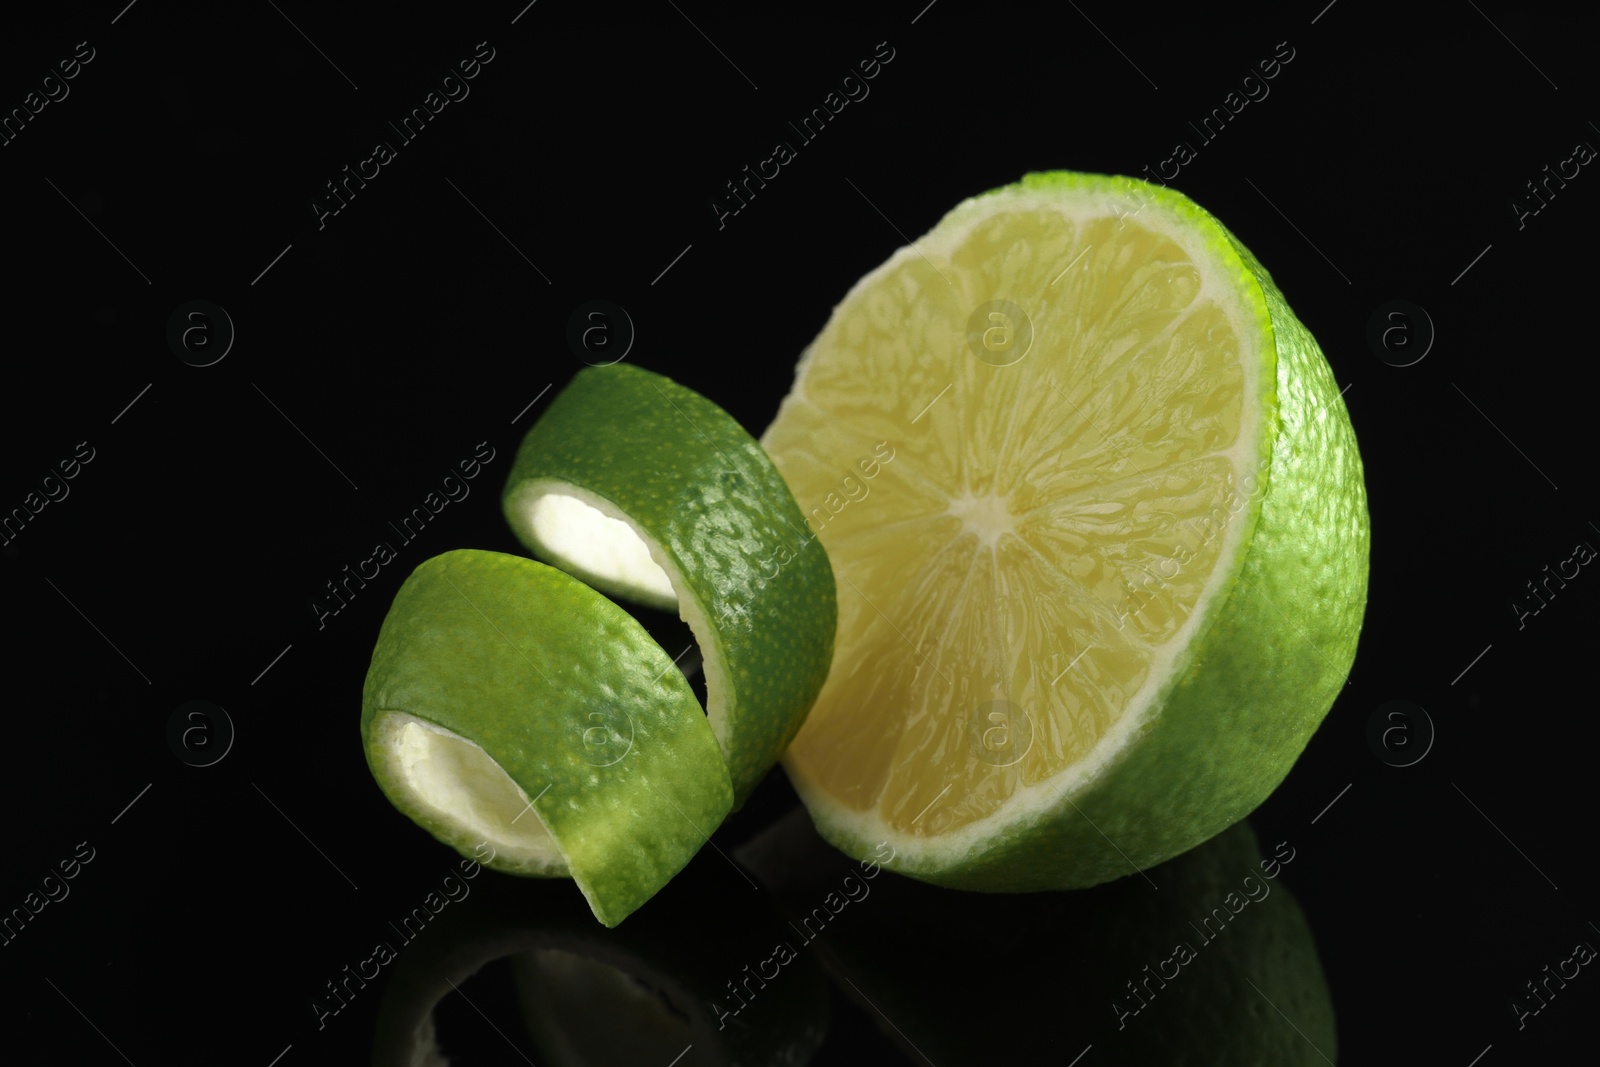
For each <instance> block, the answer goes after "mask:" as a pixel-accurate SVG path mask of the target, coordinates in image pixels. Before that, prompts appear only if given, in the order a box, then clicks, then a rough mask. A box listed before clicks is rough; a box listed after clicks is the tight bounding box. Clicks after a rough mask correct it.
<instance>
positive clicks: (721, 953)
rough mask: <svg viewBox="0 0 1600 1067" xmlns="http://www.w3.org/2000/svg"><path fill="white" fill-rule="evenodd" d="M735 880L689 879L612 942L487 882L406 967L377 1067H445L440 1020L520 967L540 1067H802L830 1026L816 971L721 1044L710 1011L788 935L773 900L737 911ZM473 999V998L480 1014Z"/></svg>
mask: <svg viewBox="0 0 1600 1067" xmlns="http://www.w3.org/2000/svg"><path fill="white" fill-rule="evenodd" d="M725 878H726V872H724V871H705V870H704V867H703V865H701V867H698V868H697V867H691V868H688V869H686V870H685V871H684V872H682V873H681V874H680V875H679V876H678V877H677V878H675V879H674V880H673V882H672V883H671V885H670V886H668V887H667V888H666V889H664V890H663V891H662V892H661V893H660V894H659V895H658V897H657V898H656V902H655V906H653V907H652V908H650V909H649V910H647V911H645V912H641V913H640V914H639V915H637V916H636V917H634V918H633V919H632V920H631V921H630V922H629V923H628V924H627V925H626V926H625V927H618V928H616V929H606V928H604V927H599V926H596V925H595V923H594V921H593V919H592V918H591V917H590V915H589V913H588V911H587V910H586V909H585V908H583V906H582V905H581V903H579V902H578V901H576V900H575V899H574V898H573V897H572V896H571V895H570V894H567V893H563V892H561V890H560V887H559V886H558V885H555V884H552V883H547V882H536V881H532V882H530V881H523V880H521V879H507V878H497V877H495V876H494V875H493V874H492V873H491V874H489V875H487V876H486V879H485V880H484V881H482V882H481V883H480V885H479V886H478V887H477V891H476V892H474V893H473V895H472V897H471V898H470V900H467V901H464V902H463V903H462V905H461V906H460V907H459V908H451V909H449V910H448V911H446V912H445V913H444V914H442V915H440V916H439V918H438V919H436V920H435V921H434V922H433V923H431V924H430V925H429V926H428V927H427V928H426V930H425V931H424V932H423V933H422V934H421V935H420V936H419V937H418V938H417V939H416V940H415V941H414V942H412V943H410V944H409V945H407V946H406V947H405V948H404V949H403V951H402V952H401V953H400V957H399V959H398V960H397V961H396V963H395V965H394V967H393V970H392V975H391V978H390V980H389V982H388V984H387V985H386V987H385V988H384V994H383V1002H382V1004H381V1006H380V1008H379V1012H378V1022H377V1031H376V1034H375V1036H374V1042H373V1058H372V1062H373V1064H374V1065H375V1067H443V1064H444V1063H445V1062H446V1060H445V1059H444V1057H443V1055H442V1054H441V1052H440V1045H439V1039H440V1034H439V1033H438V1029H437V1026H436V1023H435V1018H434V1013H435V1009H436V1008H437V1007H438V1005H439V1004H440V1003H441V1002H442V1001H443V1000H444V998H445V997H447V996H449V995H450V994H452V993H456V992H460V991H461V987H462V986H463V985H464V984H465V983H467V982H468V980H469V979H470V978H471V977H472V976H473V975H474V974H475V973H477V972H478V971H479V970H481V969H482V968H483V967H484V966H485V965H487V964H489V963H492V962H494V961H496V960H500V959H504V958H507V957H510V958H511V960H510V962H511V966H512V970H513V973H514V974H515V976H516V981H517V984H518V996H517V999H518V1000H519V1001H520V1003H521V1006H522V1009H523V1013H524V1016H525V1019H526V1021H527V1023H528V1027H529V1031H530V1034H531V1036H532V1038H533V1041H534V1044H535V1046H536V1047H535V1048H534V1049H533V1052H532V1056H531V1059H532V1061H533V1062H535V1063H538V1064H540V1065H541V1067H544V1065H547V1064H556V1065H562V1064H580V1063H611V1062H636V1063H662V1064H665V1063H669V1062H672V1061H673V1058H674V1057H675V1056H679V1055H680V1054H683V1053H684V1051H685V1046H688V1045H692V1046H693V1048H692V1051H690V1052H688V1054H687V1055H683V1058H682V1059H681V1060H679V1061H677V1062H678V1067H690V1065H691V1064H733V1063H738V1064H747V1065H751V1067H758V1065H766V1064H770V1065H773V1067H777V1065H779V1064H785V1065H793V1067H800V1065H802V1064H805V1063H807V1062H808V1061H809V1060H810V1059H811V1057H812V1055H813V1054H814V1053H815V1051H816V1049H817V1047H818V1046H819V1045H820V1044H821V1042H822V1038H823V1035H824V1033H825V1030H826V1026H827V1009H828V999H829V998H828V990H827V984H826V982H825V981H824V980H823V977H822V974H821V972H820V970H818V969H817V966H816V963H815V961H811V960H806V961H797V962H796V963H794V964H791V966H789V967H787V968H785V970H784V975H783V980H782V982H781V983H780V982H772V983H770V986H769V988H768V989H767V990H766V991H765V992H764V993H763V995H762V996H763V1000H764V1003H762V1004H761V1005H754V1004H752V1006H751V1009H750V1010H749V1011H748V1012H747V1013H746V1016H745V1018H746V1020H747V1021H748V1025H743V1026H738V1027H735V1026H729V1027H727V1028H726V1029H723V1030H721V1031H719V1030H718V1027H717V1025H716V1018H715V1016H714V1015H713V1014H712V1013H711V1011H710V1008H709V1005H710V1004H711V1003H712V1001H713V1000H714V999H715V997H716V996H717V995H718V994H719V992H721V990H720V988H719V986H718V983H721V982H722V981H723V980H724V979H725V978H727V976H728V975H729V974H733V973H737V966H738V964H739V963H742V962H744V960H745V959H746V957H747V956H748V955H749V953H750V952H751V951H752V948H753V947H754V946H757V945H760V944H764V943H766V942H768V941H771V940H772V939H774V938H776V937H779V936H781V930H782V929H783V922H782V920H781V919H780V918H779V916H778V915H777V914H776V913H775V912H774V911H773V910H772V908H771V906H770V904H769V903H767V900H766V898H765V897H764V895H756V894H751V893H749V892H748V890H746V892H745V893H743V894H740V895H738V896H737V897H735V898H730V897H729V895H728V894H727V893H726V892H725V891H724V890H725V888H726V880H725ZM730 908H731V909H732V914H730ZM474 992H475V991H473V990H468V991H467V992H465V993H463V996H465V997H466V998H467V999H468V1000H469V1001H477V1003H478V1004H480V1005H481V1004H482V1003H483V1002H482V1001H481V999H479V998H478V997H476V996H474ZM496 1025H497V1026H498V1028H499V1029H500V1031H502V1032H503V1034H504V1035H505V1037H506V1040H508V1041H510V1042H511V1043H512V1044H513V1045H514V1046H516V1047H517V1049H518V1050H519V1051H521V1050H523V1049H526V1048H527V1047H528V1044H529V1040H528V1038H529V1035H528V1034H519V1033H518V1032H517V1030H516V1028H515V1027H514V1026H508V1025H507V1022H506V1020H504V1019H498V1020H496ZM444 1037H445V1039H446V1043H447V1044H448V1043H450V1041H449V1039H450V1037H451V1035H449V1034H445V1035H444ZM488 1040H492V1041H495V1042H496V1043H498V1038H489V1039H488ZM502 1051H503V1049H502ZM624 1054H625V1055H626V1058H625V1059H618V1058H616V1057H617V1056H618V1055H624ZM516 1060H517V1057H512V1058H511V1062H516Z"/></svg>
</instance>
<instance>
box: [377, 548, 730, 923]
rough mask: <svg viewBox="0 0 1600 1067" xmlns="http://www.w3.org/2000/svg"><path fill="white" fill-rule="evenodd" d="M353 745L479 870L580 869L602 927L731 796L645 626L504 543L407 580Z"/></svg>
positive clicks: (693, 844)
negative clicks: (504, 550)
mask: <svg viewBox="0 0 1600 1067" xmlns="http://www.w3.org/2000/svg"><path fill="white" fill-rule="evenodd" d="M361 740H362V745H363V748H364V750H365V752H366V756H367V764H368V766H369V767H370V768H371V770H372V775H373V777H374V778H375V779H376V780H377V782H378V785H379V786H380V787H381V788H382V789H383V792H384V793H385V795H387V796H388V798H389V800H390V801H391V802H392V803H393V804H394V806H395V807H396V808H398V809H399V810H400V811H401V812H403V813H405V814H406V815H408V816H410V817H411V818H412V819H413V820H414V821H415V822H417V823H418V824H419V825H420V826H422V827H423V828H424V829H426V830H428V831H429V832H430V833H432V834H433V835H434V836H435V837H436V838H438V839H439V840H440V841H443V842H444V843H445V844H447V845H450V846H452V847H453V848H455V849H456V850H458V851H459V852H461V854H462V855H464V856H469V857H473V858H476V859H478V860H480V862H482V863H483V864H484V866H487V867H492V868H494V869H496V870H500V871H505V872H508V873H512V874H521V875H539V876H570V877H572V878H573V879H574V880H575V881H576V882H577V884H578V888H579V889H581V890H582V891H583V895H584V896H585V897H586V898H587V899H588V901H589V906H590V908H591V909H592V910H593V911H594V914H595V917H596V918H597V919H599V920H600V921H601V922H602V923H605V924H606V925H607V926H614V925H616V924H617V923H619V922H621V921H622V920H623V919H624V918H626V917H627V916H628V914H629V913H631V912H632V911H633V910H634V909H636V908H638V907H639V905H640V904H642V903H644V902H645V901H646V900H648V899H649V898H650V897H651V896H652V895H653V894H654V893H655V892H656V891H657V890H658V889H660V888H661V887H662V886H663V885H665V884H666V882H667V880H668V879H669V878H671V877H672V876H673V875H674V874H676V873H677V872H678V871H679V870H680V869H681V868H682V867H683V866H684V864H686V863H687V862H688V861H689V859H690V858H691V857H693V856H694V854H695V852H696V851H697V850H698V849H699V848H700V846H701V845H702V844H703V843H704V842H705V841H706V840H707V839H708V838H709V836H710V834H711V833H712V832H713V831H714V830H715V829H716V828H717V827H718V826H719V825H720V824H721V822H722V819H723V818H724V817H725V816H726V815H727V813H728V811H729V810H730V808H731V805H732V800H733V793H732V787H731V784H730V782H729V780H728V773H727V769H726V767H725V765H724V763H723V759H722V755H721V753H720V752H719V750H718V748H717V744H716V740H715V739H714V738H713V737H712V734H711V728H710V726H709V725H708V724H707V722H706V719H705V716H704V714H702V712H701V710H700V704H699V701H698V700H696V699H695V696H694V692H693V690H691V689H690V687H689V684H688V682H687V681H685V679H684V677H683V675H682V674H680V673H679V672H678V671H677V670H676V669H675V668H674V666H673V663H672V660H671V658H670V657H669V656H668V655H667V654H666V653H665V652H663V651H662V649H661V647H660V646H659V645H657V644H656V643H655V641H653V640H652V639H651V638H650V636H649V634H647V633H646V632H645V630H644V628H643V627H642V626H640V625H639V623H638V622H637V621H635V620H634V619H633V617H632V616H630V615H629V614H628V613H627V612H625V611H623V610H622V609H621V608H619V607H618V606H617V605H615V604H613V603H612V602H611V601H609V600H607V599H606V598H605V597H603V596H601V595H600V594H599V593H596V592H595V591H594V590H592V589H589V588H588V587H587V586H585V585H583V584H582V583H581V582H578V581H577V580H575V579H573V578H571V577H569V576H567V575H566V574H563V573H562V572H560V571H558V570H555V569H554V568H551V567H547V566H544V565H543V564H540V563H536V562H534V561H533V560H528V559H523V558H521V557H518V556H508V555H503V554H500V553H495V552H479V551H456V552H447V553H445V554H444V555H442V556H436V557H434V558H433V559H430V560H428V561H427V562H425V563H423V564H422V565H421V566H420V567H418V568H417V569H416V570H415V571H414V572H412V574H411V576H410V577H409V578H407V579H406V581H405V584H404V585H402V586H401V588H400V591H399V592H398V593H397V594H396V595H395V599H394V604H393V606H392V607H391V608H390V609H389V614H388V616H387V617H386V618H385V619H384V622H383V628H382V630H381V631H380V633H379V635H378V642H377V647H376V648H375V649H374V650H373V653H372V665H371V667H370V669H369V670H368V672H367V680H366V685H365V687H364V689H363V691H362V700H361ZM485 850H487V852H488V857H489V858H485Z"/></svg>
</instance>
